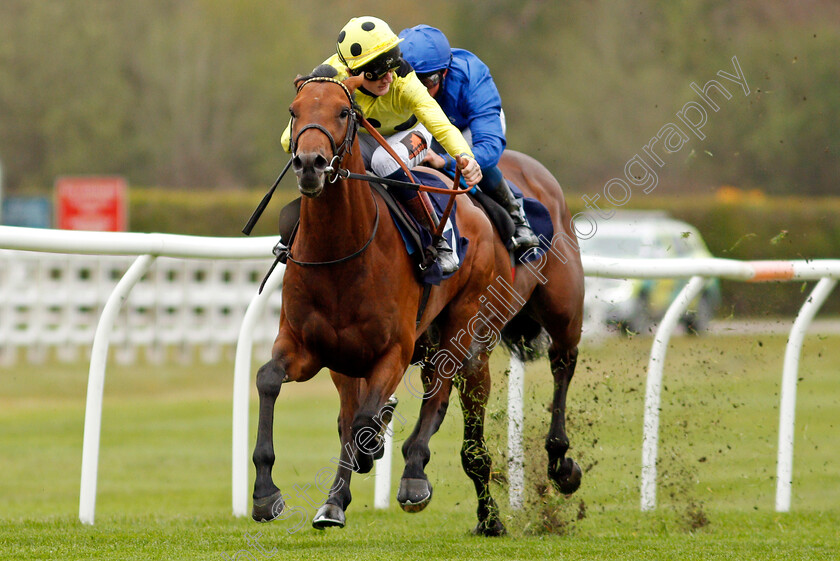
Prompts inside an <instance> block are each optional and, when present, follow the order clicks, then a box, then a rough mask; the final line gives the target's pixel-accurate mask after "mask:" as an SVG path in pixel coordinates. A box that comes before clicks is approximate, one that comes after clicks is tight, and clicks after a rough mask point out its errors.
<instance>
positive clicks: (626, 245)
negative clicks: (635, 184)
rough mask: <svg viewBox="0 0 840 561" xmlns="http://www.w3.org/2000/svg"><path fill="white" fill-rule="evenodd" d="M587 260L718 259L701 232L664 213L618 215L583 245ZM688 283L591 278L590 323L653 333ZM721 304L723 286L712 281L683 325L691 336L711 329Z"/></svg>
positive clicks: (587, 300)
mask: <svg viewBox="0 0 840 561" xmlns="http://www.w3.org/2000/svg"><path fill="white" fill-rule="evenodd" d="M580 250H581V253H582V254H584V255H597V256H602V257H623V258H633V257H638V258H661V259H667V258H674V257H712V254H711V253H710V252H709V249H708V248H707V247H706V243H705V242H704V241H703V238H702V237H701V236H700V233H699V232H698V231H697V229H696V228H694V227H693V226H691V225H690V224H687V223H686V222H682V221H680V220H675V219H673V218H670V217H668V216H667V214H664V213H647V212H639V213H635V212H628V213H618V212H617V213H616V214H615V216H613V217H612V218H610V219H608V220H601V221H599V222H598V229H597V231H596V232H595V235H594V236H592V237H591V238H590V239H588V240H580ZM687 283H688V279H609V278H598V277H587V278H586V298H585V300H584V309H585V311H586V314H587V319H588V320H589V321H599V322H605V323H606V324H607V325H609V326H613V327H617V328H618V329H619V330H620V332H621V333H623V334H628V333H647V332H649V331H650V330H651V329H652V327H653V324H654V323H655V322H657V321H658V320H660V319H662V317H663V316H664V315H665V312H666V311H667V309H668V306H669V305H670V304H671V302H673V300H674V298H676V296H677V294H678V293H679V291H680V290H682V288H683V287H684V286H685V285H686V284H687ZM719 305H720V282H719V281H718V279H714V278H712V279H709V280H708V281H707V282H706V284H705V286H704V287H703V290H702V292H701V293H700V295H699V296H698V297H697V298H695V300H694V301H693V302H692V303H691V305H689V308H688V310H687V312H686V313H685V315H684V316H683V317H682V319H681V322H682V324H683V325H684V326H685V327H686V330H687V331H688V332H689V333H694V334H697V333H700V332H702V331H704V330H705V329H707V327H708V324H709V321H710V320H711V318H712V317H713V316H714V314H715V311H716V309H717V307H718V306H719Z"/></svg>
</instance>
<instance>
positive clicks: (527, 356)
mask: <svg viewBox="0 0 840 561" xmlns="http://www.w3.org/2000/svg"><path fill="white" fill-rule="evenodd" d="M550 342H551V340H550V338H549V336H548V333H547V332H546V331H545V330H544V329H543V328H542V326H541V325H540V324H539V323H538V322H537V321H536V320H535V319H533V318H531V317H529V316H528V315H527V314H525V313H523V312H519V313H518V314H516V315H515V316H514V317H513V319H511V320H510V321H509V322H508V323H507V325H505V327H504V328H503V329H502V344H503V345H504V346H505V348H506V349H507V350H508V351H509V352H510V354H512V355H513V356H516V357H517V358H519V360H521V361H522V362H528V361H531V360H536V359H538V358H539V357H541V356H543V355H544V354H545V352H546V351H547V350H548V345H549V344H550Z"/></svg>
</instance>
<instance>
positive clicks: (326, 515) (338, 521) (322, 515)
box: [312, 503, 345, 530]
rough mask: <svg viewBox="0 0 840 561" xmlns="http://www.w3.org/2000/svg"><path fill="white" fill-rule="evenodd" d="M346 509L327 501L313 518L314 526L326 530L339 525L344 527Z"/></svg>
mask: <svg viewBox="0 0 840 561" xmlns="http://www.w3.org/2000/svg"><path fill="white" fill-rule="evenodd" d="M344 521H345V518H344V510H343V509H342V508H341V507H339V506H336V505H333V504H330V503H326V504H324V505H322V506H321V508H319V509H318V512H317V513H316V514H315V518H313V519H312V527H313V528H315V529H317V530H324V529H326V528H332V527H335V526H338V527H339V528H344Z"/></svg>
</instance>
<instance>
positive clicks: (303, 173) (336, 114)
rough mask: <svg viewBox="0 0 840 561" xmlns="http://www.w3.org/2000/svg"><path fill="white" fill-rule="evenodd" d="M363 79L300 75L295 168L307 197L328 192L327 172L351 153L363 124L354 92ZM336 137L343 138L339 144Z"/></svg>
mask: <svg viewBox="0 0 840 561" xmlns="http://www.w3.org/2000/svg"><path fill="white" fill-rule="evenodd" d="M361 82H362V77H361V76H354V77H351V78H348V79H347V80H344V81H343V82H340V81H338V80H335V79H333V78H328V77H298V78H297V79H296V80H295V86H297V89H298V93H297V96H296V97H295V99H294V101H293V102H292V104H291V106H289V112H290V113H291V114H292V128H291V139H292V142H291V149H292V169H293V170H294V172H295V175H296V176H297V178H298V190H299V191H300V192H301V194H302V195H304V196H306V197H312V198H314V197H317V196H319V195H320V194H321V193H322V192H323V191H324V186H325V184H326V180H327V173H328V172H330V173H335V171H334V169H336V168H338V165H339V163H341V161H342V160H343V159H344V157H345V156H346V155H348V154H350V152H351V147H352V145H353V142H354V140H355V137H356V131H357V130H358V127H359V114H358V113H357V111H356V108H355V107H354V106H355V104H354V102H353V92H355V91H356V88H357V87H359V85H360V84H361ZM336 139H343V140H342V141H341V143H340V144H339V143H337V142H336Z"/></svg>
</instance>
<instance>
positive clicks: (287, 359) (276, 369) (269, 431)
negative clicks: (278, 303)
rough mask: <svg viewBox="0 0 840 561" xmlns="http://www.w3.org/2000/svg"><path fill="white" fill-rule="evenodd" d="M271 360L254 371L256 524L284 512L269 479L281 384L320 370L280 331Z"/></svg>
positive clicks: (310, 376) (281, 501) (280, 499)
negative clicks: (257, 407)
mask: <svg viewBox="0 0 840 561" xmlns="http://www.w3.org/2000/svg"><path fill="white" fill-rule="evenodd" d="M272 356H273V358H272V360H270V361H268V362H267V363H265V364H264V365H262V366H261V367H260V369H259V370H258V371H257V392H258V394H259V398H260V410H259V420H258V426H257V444H256V446H254V456H253V460H254V467H255V468H256V470H257V476H256V479H255V481H254V495H253V498H254V506H253V509H252V511H251V516H252V517H253V518H254V520H256V521H257V522H268V521H271V520H274V519H275V518H277V517H278V516H280V514H281V513H282V512H283V509H284V508H285V506H286V505H285V500H284V498H283V495H282V494H281V493H280V489H279V488H278V487H277V485H275V484H274V481H273V480H272V478H271V470H272V468H273V467H274V459H275V458H274V404H275V402H276V401H277V396H278V395H279V394H280V387H281V386H282V384H283V383H284V382H288V381H292V382H305V381H306V380H309V379H310V378H312V377H313V376H314V375H315V374H317V373H318V370H320V365H319V364H318V363H317V361H316V360H315V359H314V357H313V356H312V355H311V354H309V353H307V352H305V351H303V350H301V349H299V348H298V347H296V346H294V344H293V342H291V341H290V339H289V338H288V337H286V336H284V334H283V331H282V329H281V332H280V334H278V336H277V340H276V341H275V343H274V349H273V350H272Z"/></svg>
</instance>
